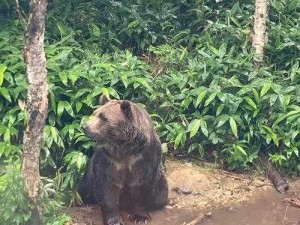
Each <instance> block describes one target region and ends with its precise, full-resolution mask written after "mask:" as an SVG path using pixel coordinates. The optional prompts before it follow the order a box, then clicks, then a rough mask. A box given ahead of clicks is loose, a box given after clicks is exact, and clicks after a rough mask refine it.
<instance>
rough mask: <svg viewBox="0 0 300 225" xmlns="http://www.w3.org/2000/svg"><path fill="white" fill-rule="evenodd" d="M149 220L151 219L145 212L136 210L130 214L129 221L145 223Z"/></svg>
mask: <svg viewBox="0 0 300 225" xmlns="http://www.w3.org/2000/svg"><path fill="white" fill-rule="evenodd" d="M149 220H151V217H150V215H149V214H148V213H146V212H138V213H134V214H131V215H130V221H131V222H133V223H138V224H141V223H144V224H147V223H148V221H149Z"/></svg>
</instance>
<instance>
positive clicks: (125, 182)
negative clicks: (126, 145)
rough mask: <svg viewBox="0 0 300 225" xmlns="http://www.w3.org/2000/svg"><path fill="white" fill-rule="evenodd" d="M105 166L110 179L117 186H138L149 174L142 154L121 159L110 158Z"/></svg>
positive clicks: (146, 161) (147, 178) (146, 162)
mask: <svg viewBox="0 0 300 225" xmlns="http://www.w3.org/2000/svg"><path fill="white" fill-rule="evenodd" d="M109 164H110V165H109V167H107V168H106V170H107V172H108V174H110V179H111V180H112V182H113V183H115V184H116V185H117V186H119V187H125V186H131V187H132V186H140V185H141V184H143V183H144V182H148V180H149V179H150V176H151V174H152V173H151V171H150V170H149V168H150V166H149V165H148V164H149V162H148V160H147V159H145V158H144V156H143V155H142V154H137V155H132V156H127V157H124V158H123V159H122V160H114V159H110V162H109Z"/></svg>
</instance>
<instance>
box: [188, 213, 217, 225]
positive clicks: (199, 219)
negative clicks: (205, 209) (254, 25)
mask: <svg viewBox="0 0 300 225" xmlns="http://www.w3.org/2000/svg"><path fill="white" fill-rule="evenodd" d="M210 216H211V213H206V214H203V213H200V214H199V215H198V216H197V217H196V218H195V219H194V220H192V221H191V222H189V223H183V225H196V224H197V223H200V222H202V221H203V220H205V219H206V218H208V217H210Z"/></svg>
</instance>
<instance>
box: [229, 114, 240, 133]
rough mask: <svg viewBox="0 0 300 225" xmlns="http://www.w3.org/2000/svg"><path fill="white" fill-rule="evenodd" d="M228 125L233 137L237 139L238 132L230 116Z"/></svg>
mask: <svg viewBox="0 0 300 225" xmlns="http://www.w3.org/2000/svg"><path fill="white" fill-rule="evenodd" d="M229 124H230V128H231V131H232V133H233V134H234V136H235V137H236V138H238V130H237V126H236V122H235V120H234V118H233V117H232V116H231V117H230V118H229Z"/></svg>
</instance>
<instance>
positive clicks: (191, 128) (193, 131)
mask: <svg viewBox="0 0 300 225" xmlns="http://www.w3.org/2000/svg"><path fill="white" fill-rule="evenodd" d="M200 123H201V120H199V119H195V120H193V121H192V122H191V123H190V124H189V126H188V129H187V130H188V132H190V138H192V137H193V136H195V134H196V133H197V132H198V130H199V128H200Z"/></svg>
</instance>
